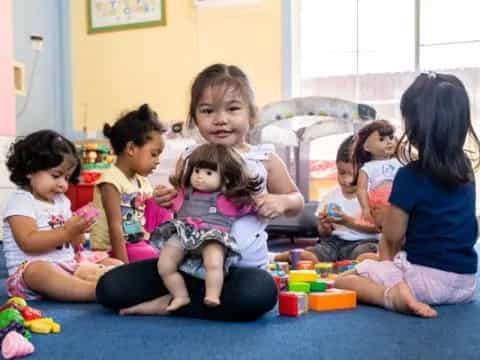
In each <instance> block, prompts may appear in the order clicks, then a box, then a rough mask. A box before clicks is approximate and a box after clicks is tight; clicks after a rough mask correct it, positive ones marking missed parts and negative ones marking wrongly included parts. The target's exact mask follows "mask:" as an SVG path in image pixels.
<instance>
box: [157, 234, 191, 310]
mask: <svg viewBox="0 0 480 360" xmlns="http://www.w3.org/2000/svg"><path fill="white" fill-rule="evenodd" d="M183 258H184V251H183V249H182V248H180V247H178V246H175V245H169V244H168V243H167V244H166V245H165V246H164V247H163V249H162V251H161V252H160V257H159V258H158V273H159V274H160V276H161V277H162V280H163V283H164V284H165V287H166V288H167V289H168V291H170V293H171V294H172V295H173V299H172V302H171V303H170V305H168V306H167V311H174V310H177V309H178V308H180V307H182V306H185V305H188V304H190V296H189V295H188V290H187V286H186V285H185V281H184V280H183V277H182V275H181V274H180V273H179V272H178V265H179V264H180V262H181V261H182V260H183Z"/></svg>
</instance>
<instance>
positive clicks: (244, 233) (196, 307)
mask: <svg viewBox="0 0 480 360" xmlns="http://www.w3.org/2000/svg"><path fill="white" fill-rule="evenodd" d="M256 111H257V108H256V106H255V104H254V101H253V89H252V88H251V86H250V83H249V81H248V78H247V77H246V75H245V74H244V73H243V71H241V70H240V69H239V68H238V67H236V66H232V65H230V66H228V65H224V64H215V65H212V66H209V67H207V68H206V69H204V70H203V71H202V72H200V74H198V75H197V77H196V79H195V80H194V82H193V85H192V89H191V102H190V110H189V124H188V125H189V127H197V129H198V131H199V133H200V135H201V136H202V137H203V138H204V139H205V141H207V142H210V143H214V144H223V145H225V146H228V147H233V148H234V149H235V150H237V151H238V152H239V153H240V154H242V155H244V157H245V159H246V161H247V165H248V166H249V167H250V169H251V170H252V172H253V173H255V175H256V174H258V175H260V176H261V177H263V179H264V183H265V189H264V192H263V193H262V194H259V195H258V196H257V197H256V198H255V203H256V214H257V215H258V217H256V216H246V217H243V218H241V219H239V220H237V221H236V222H235V223H234V225H233V228H232V234H233V236H235V238H236V239H237V242H238V246H239V248H240V253H241V256H242V261H241V265H243V266H248V267H249V268H248V271H247V270H242V271H240V270H239V269H238V268H237V269H232V271H231V273H230V275H229V277H227V278H226V279H225V283H224V287H223V292H222V299H221V303H222V306H221V307H216V308H214V309H210V311H209V312H208V313H205V310H204V306H203V296H202V295H201V293H202V291H204V290H203V289H204V287H205V285H204V283H203V281H200V280H197V279H195V280H193V279H189V278H188V277H187V275H185V280H186V283H187V287H190V289H189V293H190V294H192V297H191V303H190V305H188V306H186V307H183V308H181V309H180V310H179V312H182V313H185V314H188V316H192V317H207V318H221V319H232V318H234V319H237V318H238V319H242V320H245V319H250V318H255V317H258V316H260V315H261V314H263V313H265V312H266V311H268V310H270V309H271V308H272V307H273V306H274V305H275V303H276V290H275V288H274V286H275V285H274V284H273V282H272V279H271V277H270V278H269V275H268V273H266V272H265V274H266V275H264V274H263V273H264V272H263V271H262V272H257V271H255V270H256V269H252V268H251V267H264V266H265V265H266V264H267V262H268V252H267V244H266V239H267V236H266V234H265V231H264V230H265V226H266V223H265V220H268V219H274V218H276V217H279V216H283V215H287V216H293V215H296V214H298V213H299V212H300V211H301V210H302V208H303V197H302V195H301V194H300V192H299V191H298V189H297V187H296V185H295V183H294V182H293V180H292V178H291V177H290V175H289V174H288V171H287V168H286V166H285V164H284V163H283V161H282V160H281V159H280V157H279V156H277V155H276V154H275V153H273V152H271V148H267V147H254V146H252V145H250V144H248V142H247V136H248V132H249V130H250V129H251V128H252V127H253V126H254V124H255V120H256ZM182 161H183V160H182V158H180V159H179V162H178V164H181V163H182ZM177 168H178V167H177ZM154 196H156V200H157V202H158V203H159V204H160V205H161V206H170V205H171V203H172V199H173V198H174V196H175V190H174V189H173V188H171V187H166V186H159V187H157V188H156V189H155V192H154ZM129 266H130V265H129ZM125 268H128V267H125ZM117 270H120V269H117ZM144 270H145V271H151V270H152V269H151V267H149V268H148V270H147V266H146V265H145V266H144ZM234 270H237V271H234ZM134 271H136V272H137V273H138V274H139V273H140V265H138V266H137V267H136V269H133V267H132V270H131V271H128V269H123V270H122V271H116V272H114V273H110V274H109V275H112V276H108V277H104V278H103V280H104V281H103V282H101V283H100V284H99V288H98V289H97V290H98V293H100V294H102V298H103V300H99V301H100V302H102V303H103V304H105V305H107V306H109V307H112V308H116V309H118V308H121V307H122V305H123V306H125V305H128V304H130V305H134V304H138V303H141V304H138V305H135V306H129V307H127V308H126V309H123V310H122V311H121V313H122V314H153V313H154V314H165V313H166V307H167V306H168V303H169V301H170V300H171V295H169V294H168V293H167V292H166V291H165V289H164V287H163V285H162V284H161V282H159V289H158V291H157V294H158V297H157V298H154V299H152V291H151V290H150V289H149V287H148V285H149V284H145V289H144V290H140V289H139V284H138V283H137V284H136V286H135V289H130V287H131V285H129V284H128V281H132V279H131V276H132V274H133V272H134ZM138 278H139V279H138V281H140V279H141V278H140V274H139V275H138ZM118 281H120V283H118ZM253 283H254V284H255V286H252V284H253ZM115 284H116V285H115ZM113 286H118V287H119V288H120V289H121V291H118V290H115V289H113V288H112V287H113ZM125 286H126V287H127V288H125ZM130 290H132V291H133V290H134V291H136V294H132V293H131V292H130ZM127 293H130V294H128V295H126V294H127ZM147 300H148V301H147Z"/></svg>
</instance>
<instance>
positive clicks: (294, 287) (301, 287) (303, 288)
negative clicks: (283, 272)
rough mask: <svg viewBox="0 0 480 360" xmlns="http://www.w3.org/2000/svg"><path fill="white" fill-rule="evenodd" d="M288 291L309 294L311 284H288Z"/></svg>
mask: <svg viewBox="0 0 480 360" xmlns="http://www.w3.org/2000/svg"><path fill="white" fill-rule="evenodd" d="M288 291H296V292H303V293H309V292H310V284H309V283H306V282H290V281H289V282H288Z"/></svg>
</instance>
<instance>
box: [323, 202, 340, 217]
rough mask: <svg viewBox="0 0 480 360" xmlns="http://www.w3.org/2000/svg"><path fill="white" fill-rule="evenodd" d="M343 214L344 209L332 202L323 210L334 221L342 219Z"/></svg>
mask: <svg viewBox="0 0 480 360" xmlns="http://www.w3.org/2000/svg"><path fill="white" fill-rule="evenodd" d="M341 212H342V208H341V207H340V206H339V205H337V204H335V203H332V202H331V203H328V204H325V207H324V209H323V213H324V214H325V215H326V216H328V217H331V218H332V219H337V220H340V219H341V218H342V215H341Z"/></svg>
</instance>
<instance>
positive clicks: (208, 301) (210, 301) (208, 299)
mask: <svg viewBox="0 0 480 360" xmlns="http://www.w3.org/2000/svg"><path fill="white" fill-rule="evenodd" d="M203 303H204V304H205V305H207V306H210V307H215V306H218V305H220V299H219V298H218V297H217V298H215V297H212V296H205V298H204V299H203Z"/></svg>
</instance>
